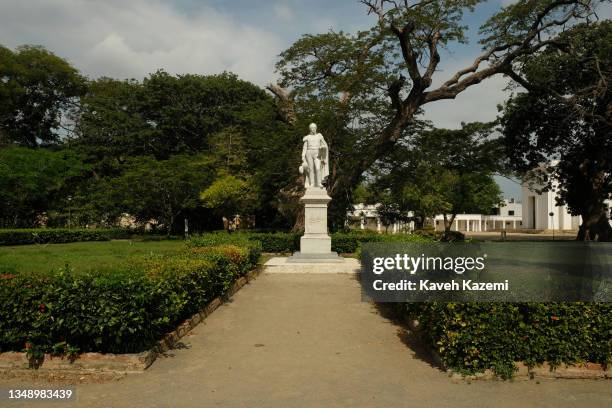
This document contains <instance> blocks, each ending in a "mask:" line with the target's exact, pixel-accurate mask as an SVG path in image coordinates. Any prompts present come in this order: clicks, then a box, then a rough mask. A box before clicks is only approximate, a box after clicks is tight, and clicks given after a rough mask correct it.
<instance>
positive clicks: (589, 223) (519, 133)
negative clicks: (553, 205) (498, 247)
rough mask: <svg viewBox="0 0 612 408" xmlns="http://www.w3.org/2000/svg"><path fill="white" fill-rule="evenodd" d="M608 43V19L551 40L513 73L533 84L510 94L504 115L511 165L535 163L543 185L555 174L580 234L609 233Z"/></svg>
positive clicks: (611, 65) (611, 72) (611, 52)
mask: <svg viewBox="0 0 612 408" xmlns="http://www.w3.org/2000/svg"><path fill="white" fill-rule="evenodd" d="M611 43H612V22H610V21H609V20H606V21H601V22H598V23H596V24H592V25H590V26H586V25H581V26H577V27H574V28H573V29H572V30H571V31H568V32H567V33H564V34H562V35H559V36H558V37H556V38H554V39H553V40H551V44H550V45H549V46H548V47H547V48H546V49H545V50H544V51H543V52H541V53H540V54H539V55H537V56H534V57H532V58H529V59H525V61H524V64H523V65H522V66H521V68H520V70H517V71H516V72H512V73H511V74H512V75H511V77H512V78H513V79H514V80H515V81H517V82H518V83H519V84H521V85H522V86H523V87H525V88H526V89H527V91H528V92H519V93H517V94H515V95H513V96H512V97H511V98H510V99H509V100H508V101H507V103H506V105H505V106H504V108H503V114H502V117H501V124H502V131H503V134H504V137H505V144H506V150H507V155H508V157H509V158H510V165H511V166H512V168H513V169H514V170H515V171H517V172H518V173H520V174H521V175H523V176H525V177H526V178H529V177H530V174H529V171H532V170H534V169H535V170H536V172H537V173H539V174H533V173H532V174H531V176H535V177H533V178H534V179H537V178H542V179H543V180H542V181H543V183H541V184H542V185H541V186H539V188H540V189H542V190H550V189H551V188H552V181H553V179H554V180H556V181H557V182H558V187H557V204H558V205H564V204H565V205H567V208H568V209H569V211H570V212H571V213H572V215H581V216H582V220H583V224H582V226H581V227H580V232H579V235H578V238H579V239H599V240H602V241H609V240H612V228H611V227H610V225H609V216H608V214H607V209H606V204H605V200H606V199H610V198H612V160H610V157H612V155H611V152H612V110H611V109H610V106H611V105H610V104H611V103H612V92H611V91H610V88H609V86H608V84H609V83H610V81H611V80H612V47H611V46H610V44H611ZM551 160H556V161H555V162H552V163H551ZM544 163H548V165H543V164H544ZM538 167H539V169H536V168H538ZM536 184H540V183H536Z"/></svg>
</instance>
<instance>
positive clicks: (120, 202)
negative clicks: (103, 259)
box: [88, 155, 214, 233]
mask: <svg viewBox="0 0 612 408" xmlns="http://www.w3.org/2000/svg"><path fill="white" fill-rule="evenodd" d="M213 166H214V164H213V162H212V160H210V158H208V157H206V156H203V155H199V156H185V155H175V156H172V157H171V158H169V159H167V160H156V159H154V158H151V157H138V158H135V159H132V160H130V161H129V162H128V163H127V164H126V169H125V171H124V172H123V174H121V176H119V177H115V178H112V179H109V180H108V181H105V182H102V183H99V184H97V186H98V187H101V188H102V190H101V191H99V192H98V194H94V195H93V196H90V197H88V199H90V200H91V199H94V200H96V199H97V201H98V204H97V206H98V212H99V215H100V219H106V220H107V221H108V222H110V223H113V222H114V221H115V220H116V219H117V218H118V217H119V216H121V215H122V214H123V213H128V214H130V215H132V216H134V217H135V218H136V220H137V221H138V222H140V223H146V222H148V221H150V220H156V221H157V222H158V223H159V224H160V227H161V228H163V229H164V230H165V231H166V232H168V233H170V232H172V231H173V230H174V231H176V230H180V228H177V227H178V226H182V219H181V216H182V215H185V214H186V213H187V212H190V211H192V210H194V209H197V207H199V206H200V202H199V199H198V195H199V193H200V191H201V190H202V189H203V188H205V187H206V186H207V185H209V184H210V183H211V182H212V181H213V180H212V178H213V175H214V170H213ZM177 221H178V222H177Z"/></svg>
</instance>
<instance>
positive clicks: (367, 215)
mask: <svg viewBox="0 0 612 408" xmlns="http://www.w3.org/2000/svg"><path fill="white" fill-rule="evenodd" d="M377 207H378V205H377V204H374V205H365V204H356V205H355V206H354V208H355V209H354V211H352V212H349V214H348V216H349V219H350V220H351V221H352V224H353V225H354V226H356V225H358V226H359V227H358V228H359V229H362V230H365V229H367V230H372V231H378V232H383V231H385V232H392V233H397V232H402V231H405V232H408V231H414V229H415V223H414V221H410V222H407V223H404V222H397V223H395V224H393V225H389V226H384V225H383V224H382V221H381V219H380V217H379V216H378V212H377V211H376V210H377ZM521 211H522V207H521V203H519V202H515V200H514V199H510V200H504V204H503V205H502V206H500V207H499V208H496V209H495V212H496V213H497V214H493V215H483V214H457V216H456V217H455V219H454V221H453V224H452V225H451V231H462V232H480V231H499V230H517V229H520V228H522V218H521ZM408 215H409V216H410V215H412V214H411V213H408ZM426 224H429V225H431V226H433V227H434V228H435V229H436V230H438V231H444V216H443V215H436V216H435V217H434V218H433V219H431V220H427V222H426Z"/></svg>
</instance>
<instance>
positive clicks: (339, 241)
mask: <svg viewBox="0 0 612 408" xmlns="http://www.w3.org/2000/svg"><path fill="white" fill-rule="evenodd" d="M300 236H301V234H297V233H284V232H276V233H259V232H236V233H233V234H228V233H209V234H202V235H200V236H197V237H192V238H191V240H190V241H189V242H188V245H196V246H198V245H199V246H202V245H214V244H221V243H223V244H227V243H235V244H240V245H244V243H246V242H253V243H257V245H258V246H259V247H260V248H261V250H262V251H263V252H270V253H281V252H294V251H298V250H299V248H300ZM428 241H431V239H430V238H428V237H420V236H416V235H407V234H395V235H390V234H378V233H375V232H366V231H353V232H336V233H333V234H331V250H332V251H335V252H338V253H355V252H357V251H358V249H359V246H360V244H361V243H362V242H428Z"/></svg>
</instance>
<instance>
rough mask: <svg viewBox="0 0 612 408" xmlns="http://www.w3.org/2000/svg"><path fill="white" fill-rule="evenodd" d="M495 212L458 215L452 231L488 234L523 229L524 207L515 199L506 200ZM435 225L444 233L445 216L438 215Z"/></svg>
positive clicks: (434, 221)
mask: <svg viewBox="0 0 612 408" xmlns="http://www.w3.org/2000/svg"><path fill="white" fill-rule="evenodd" d="M493 212H494V214H491V215H484V214H457V215H456V216H455V219H454V220H453V224H452V225H451V231H462V232H486V231H499V230H517V229H521V228H523V225H522V224H523V219H522V217H521V212H522V206H521V203H520V202H516V201H515V200H514V198H511V199H505V200H504V203H503V204H502V205H501V206H499V207H498V208H495V209H494V211H493ZM447 217H448V216H447ZM433 225H434V228H435V229H436V230H437V231H444V216H443V215H436V216H435V218H434V219H433Z"/></svg>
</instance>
